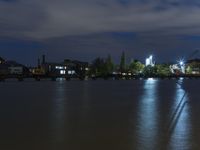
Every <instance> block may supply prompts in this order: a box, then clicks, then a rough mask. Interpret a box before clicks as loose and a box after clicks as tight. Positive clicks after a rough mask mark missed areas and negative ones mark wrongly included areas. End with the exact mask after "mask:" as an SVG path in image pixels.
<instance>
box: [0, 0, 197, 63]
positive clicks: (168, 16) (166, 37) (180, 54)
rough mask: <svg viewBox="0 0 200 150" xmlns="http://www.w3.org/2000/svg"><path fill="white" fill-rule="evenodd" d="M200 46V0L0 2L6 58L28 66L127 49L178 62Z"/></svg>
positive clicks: (0, 40)
mask: <svg viewBox="0 0 200 150" xmlns="http://www.w3.org/2000/svg"><path fill="white" fill-rule="evenodd" d="M197 49H200V1H199V0H0V57H3V58H5V59H9V60H16V61H18V62H20V63H23V64H26V65H35V64H36V63H37V58H38V57H39V56H40V55H42V54H46V55H47V59H48V60H49V61H62V60H63V59H65V58H70V59H79V60H82V61H91V60H93V59H94V58H95V57H98V56H100V57H105V56H107V54H111V55H112V56H113V59H114V60H115V62H117V61H119V58H120V55H121V52H122V51H125V53H126V55H127V60H128V61H129V60H130V59H131V58H136V59H140V60H141V61H144V60H145V57H147V56H148V55H150V54H153V55H154V57H155V58H156V61H157V62H174V61H176V60H177V59H180V58H185V59H187V57H188V56H189V55H190V54H191V53H192V52H193V51H195V50H197ZM196 57H199V56H196Z"/></svg>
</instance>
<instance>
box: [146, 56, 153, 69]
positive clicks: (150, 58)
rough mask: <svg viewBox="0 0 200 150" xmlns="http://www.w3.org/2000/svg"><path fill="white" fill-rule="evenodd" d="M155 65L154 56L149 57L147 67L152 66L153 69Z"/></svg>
mask: <svg viewBox="0 0 200 150" xmlns="http://www.w3.org/2000/svg"><path fill="white" fill-rule="evenodd" d="M154 65H155V63H154V62H153V56H152V55H151V56H149V58H147V59H146V66H151V67H153V66H154Z"/></svg>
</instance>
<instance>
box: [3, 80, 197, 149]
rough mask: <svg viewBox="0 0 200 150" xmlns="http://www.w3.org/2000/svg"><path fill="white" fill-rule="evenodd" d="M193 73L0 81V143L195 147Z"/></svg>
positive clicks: (21, 146)
mask: <svg viewBox="0 0 200 150" xmlns="http://www.w3.org/2000/svg"><path fill="white" fill-rule="evenodd" d="M199 85H200V80H189V79H180V80H154V79H149V80H131V81H112V80H108V81H104V80H97V81H57V82H51V81H42V82H35V81H24V82H17V81H8V82H4V83H0V96H1V98H0V120H1V122H0V133H1V134H0V149H2V150H17V149H20V150H66V149H68V150H82V149H84V150H85V149H87V150H102V149H103V150H147V149H148V150H157V149H158V150H160V149H169V150H180V149H181V150H198V149H200V144H199V143H200V120H199V114H200V96H199Z"/></svg>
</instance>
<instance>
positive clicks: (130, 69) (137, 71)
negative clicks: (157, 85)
mask: <svg viewBox="0 0 200 150" xmlns="http://www.w3.org/2000/svg"><path fill="white" fill-rule="evenodd" d="M169 66H170V65H169V64H155V66H145V65H144V64H143V63H142V62H141V61H139V60H131V61H130V62H129V63H127V61H126V55H125V52H122V54H121V58H120V62H119V64H115V63H114V62H113V60H112V57H111V55H108V56H107V57H106V58H101V57H97V58H96V59H94V60H93V61H92V63H91V65H90V71H89V74H90V75H96V76H107V75H110V74H113V73H114V72H115V73H121V74H122V73H131V74H132V75H143V76H154V75H156V76H158V75H160V76H168V75H170V74H171V71H170V67H169Z"/></svg>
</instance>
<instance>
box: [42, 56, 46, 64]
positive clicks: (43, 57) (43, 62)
mask: <svg viewBox="0 0 200 150" xmlns="http://www.w3.org/2000/svg"><path fill="white" fill-rule="evenodd" d="M45 59H46V58H45V55H42V64H45V63H46V60H45Z"/></svg>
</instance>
